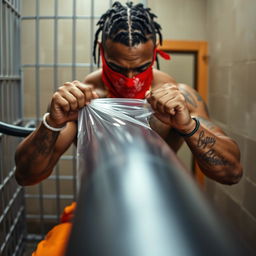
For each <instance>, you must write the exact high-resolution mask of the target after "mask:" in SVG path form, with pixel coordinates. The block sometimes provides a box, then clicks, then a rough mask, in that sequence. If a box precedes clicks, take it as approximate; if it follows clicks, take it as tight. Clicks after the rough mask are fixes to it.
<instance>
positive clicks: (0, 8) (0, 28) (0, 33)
mask: <svg viewBox="0 0 256 256" xmlns="http://www.w3.org/2000/svg"><path fill="white" fill-rule="evenodd" d="M3 21H4V18H3V2H2V1H0V56H1V58H0V76H2V75H3V59H4V55H3V50H4V46H3ZM0 86H1V85H0Z"/></svg>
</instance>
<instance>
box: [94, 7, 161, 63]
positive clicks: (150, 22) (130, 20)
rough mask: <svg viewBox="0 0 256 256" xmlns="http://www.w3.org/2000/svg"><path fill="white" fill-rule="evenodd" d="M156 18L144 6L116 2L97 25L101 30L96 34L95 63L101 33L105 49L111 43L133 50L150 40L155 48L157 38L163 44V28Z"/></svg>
mask: <svg viewBox="0 0 256 256" xmlns="http://www.w3.org/2000/svg"><path fill="white" fill-rule="evenodd" d="M155 18H156V15H155V14H153V13H151V12H150V9H149V8H144V6H143V4H137V5H133V3H132V2H127V3H126V5H122V4H121V3H120V2H115V3H114V4H113V6H112V8H111V9H109V10H108V11H107V12H106V13H105V14H103V15H102V16H101V18H100V20H99V22H98V23H97V25H98V26H99V28H98V30H97V31H96V34H95V41H94V50H93V56H94V60H95V62H96V48H97V44H98V37H99V34H100V33H102V34H101V40H102V45H103V47H104V48H106V46H108V45H109V42H113V43H119V44H122V45H124V46H127V47H129V48H133V47H136V46H138V45H140V44H145V43H146V42H148V41H149V40H150V41H151V42H152V43H153V46H154V47H155V45H156V42H157V36H158V37H159V42H160V44H161V43H162V35H161V32H160V30H161V26H160V25H159V24H158V23H156V22H155V21H154V19H155ZM152 54H153V53H152ZM98 64H99V61H98Z"/></svg>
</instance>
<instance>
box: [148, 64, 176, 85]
mask: <svg viewBox="0 0 256 256" xmlns="http://www.w3.org/2000/svg"><path fill="white" fill-rule="evenodd" d="M153 77H154V78H153V82H152V87H153V88H157V87H158V86H161V85H163V84H166V83H172V84H177V82H176V81H175V79H174V78H173V77H171V76H170V75H168V74H166V73H164V72H162V71H160V70H158V69H153Z"/></svg>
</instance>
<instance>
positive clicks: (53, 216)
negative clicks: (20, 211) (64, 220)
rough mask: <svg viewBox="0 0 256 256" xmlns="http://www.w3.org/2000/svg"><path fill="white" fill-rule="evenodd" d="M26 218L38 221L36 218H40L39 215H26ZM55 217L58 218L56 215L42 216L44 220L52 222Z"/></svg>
mask: <svg viewBox="0 0 256 256" xmlns="http://www.w3.org/2000/svg"><path fill="white" fill-rule="evenodd" d="M26 217H27V219H38V218H40V215H39V214H27V215H26ZM57 217H58V216H57V215H56V214H45V215H44V219H45V220H54V219H56V218H57Z"/></svg>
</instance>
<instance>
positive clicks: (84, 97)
mask: <svg viewBox="0 0 256 256" xmlns="http://www.w3.org/2000/svg"><path fill="white" fill-rule="evenodd" d="M93 98H97V95H96V93H95V92H94V91H93V90H92V87H91V86H87V85H85V84H82V83H80V82H78V81H74V82H72V83H66V84H64V85H63V86H62V87H60V88H59V89H58V90H57V92H55V93H54V95H53V97H52V101H51V105H50V110H49V115H48V116H47V118H46V122H47V123H48V124H49V125H50V126H51V127H54V128H59V127H63V126H65V128H63V129H62V130H61V131H52V130H50V129H48V128H47V127H46V126H45V125H44V124H43V123H41V124H40V125H39V127H38V128H37V129H36V130H35V131H34V132H33V133H31V134H30V135H29V136H28V137H27V138H25V139H24V140H23V141H22V142H21V143H20V145H19V146H18V148H17V150H16V153H15V162H16V171H15V177H16V180H17V182H18V183H19V184H20V185H23V186H24V185H33V184H36V183H38V182H40V181H42V180H43V179H45V178H47V177H48V176H49V175H50V174H51V172H52V170H53V168H54V166H55V164H56V162H57V161H58V159H59V158H60V156H61V155H62V154H63V153H64V152H65V151H66V150H67V149H68V147H69V146H70V145H71V144H72V142H73V141H74V139H75V136H76V132H77V127H76V123H75V121H76V120H77V117H78V110H79V109H80V108H82V107H84V106H85V105H86V104H88V103H89V102H90V100H91V99H93Z"/></svg>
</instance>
